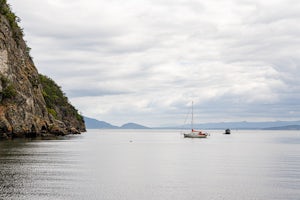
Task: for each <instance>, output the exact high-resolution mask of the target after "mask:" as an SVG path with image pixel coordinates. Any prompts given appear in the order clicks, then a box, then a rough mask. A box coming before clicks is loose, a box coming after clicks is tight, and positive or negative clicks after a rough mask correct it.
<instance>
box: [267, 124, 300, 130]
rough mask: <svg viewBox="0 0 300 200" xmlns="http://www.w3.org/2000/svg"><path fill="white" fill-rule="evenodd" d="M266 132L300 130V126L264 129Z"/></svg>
mask: <svg viewBox="0 0 300 200" xmlns="http://www.w3.org/2000/svg"><path fill="white" fill-rule="evenodd" d="M264 130H300V125H289V126H279V127H269V128H264Z"/></svg>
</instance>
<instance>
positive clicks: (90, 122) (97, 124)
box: [84, 117, 149, 129]
mask: <svg viewBox="0 0 300 200" xmlns="http://www.w3.org/2000/svg"><path fill="white" fill-rule="evenodd" d="M84 121H85V125H86V128H88V129H149V128H148V127H146V126H143V125H140V124H136V123H127V124H124V125H122V126H120V127H119V126H115V125H112V124H110V123H107V122H105V121H99V120H97V119H93V118H89V117H84Z"/></svg>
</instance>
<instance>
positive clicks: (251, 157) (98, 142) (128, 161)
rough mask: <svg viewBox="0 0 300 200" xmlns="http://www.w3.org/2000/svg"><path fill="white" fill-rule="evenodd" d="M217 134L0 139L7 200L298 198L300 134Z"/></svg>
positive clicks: (0, 191)
mask: <svg viewBox="0 0 300 200" xmlns="http://www.w3.org/2000/svg"><path fill="white" fill-rule="evenodd" d="M211 134H212V135H211V136H210V137H209V138H207V139H205V140H195V139H184V138H183V137H181V136H180V135H179V134H175V133H174V131H157V130H146V131H124V130H122V131H119V130H113V131H108V130H100V131H99V130H95V131H89V132H88V133H86V134H84V135H82V136H75V137H67V138H65V139H59V140H46V141H42V140H13V141H0V175H1V176H0V199H14V200H15V199H30V200H32V199H33V200H35V199H38V200H40V199H42V200H44V199H49V200H60V199H67V200H68V199H72V200H79V199H89V200H96V199H104V200H105V199H107V200H118V199H130V200H140V199H147V200H148V199H150V200H151V199H153V200H160V199H161V200H196V199H197V200H198V199H203V200H208V199H213V200H219V199H220V200H221V199H222V200H224V199H225V200H226V199H228V200H229V199H230V200H240V199H243V200H253V199H255V200H265V199H282V200H296V199H298V197H299V196H300V191H299V189H298V188H300V148H299V146H298V145H297V144H298V143H297V141H298V137H299V135H298V134H297V133H292V132H288V133H284V134H274V133H272V132H249V131H242V132H239V133H232V134H231V135H224V134H219V133H218V132H215V133H214V132H212V133H211ZM294 140H295V141H296V142H295V141H294Z"/></svg>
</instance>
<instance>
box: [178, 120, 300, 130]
mask: <svg viewBox="0 0 300 200" xmlns="http://www.w3.org/2000/svg"><path fill="white" fill-rule="evenodd" d="M293 126H300V121H271V122H247V121H242V122H219V123H204V124H195V125H194V128H198V129H226V128H230V129H267V128H276V127H281V128H282V130H285V129H284V128H286V129H289V128H292V127H293ZM183 127H184V128H189V127H190V125H189V124H188V125H185V126H183ZM273 130H274V129H273Z"/></svg>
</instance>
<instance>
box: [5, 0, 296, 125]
mask: <svg viewBox="0 0 300 200" xmlns="http://www.w3.org/2000/svg"><path fill="white" fill-rule="evenodd" d="M9 3H10V4H11V5H12V8H13V10H14V11H15V12H16V14H17V15H18V16H20V18H21V19H22V23H21V26H22V27H24V30H25V35H26V40H27V41H28V44H29V46H30V47H32V52H31V53H32V56H33V57H34V61H35V64H36V66H37V68H38V70H39V71H40V72H42V73H44V74H47V75H49V76H50V77H52V78H53V79H54V80H55V81H57V82H58V84H60V85H61V86H62V88H63V90H64V91H65V92H66V94H67V95H68V96H69V98H70V101H71V102H72V103H73V104H74V105H75V106H76V107H77V108H78V109H79V110H81V111H82V112H83V114H84V115H87V116H91V117H95V118H98V119H101V120H106V121H108V122H111V123H115V124H119V125H120V124H122V123H126V122H129V121H133V122H137V123H142V124H145V125H151V126H158V125H164V124H180V123H182V122H183V120H184V117H185V114H186V112H187V110H188V109H189V107H190V106H191V101H194V102H195V106H196V107H198V109H199V113H198V116H197V117H199V119H201V122H214V121H231V120H248V121H251V120H252V121H256V120H289V119H290V120H294V119H299V117H300V110H299V108H300V107H299V102H300V101H299V98H300V95H299V94H300V86H299V85H300V79H299V78H298V77H299V75H300V70H299V69H300V66H299V63H300V59H299V55H300V52H299V51H300V50H299V44H300V41H299V35H300V28H299V26H298V24H299V21H300V14H299V13H300V2H298V1H297V0H288V1H287V0H274V1H273V0H272V1H267V0H266V1H259V0H254V1H248V0H226V1H225V0H224V1H219V0H218V1H217V0H212V1H201V0H200V1H196V0H179V1H172V0H151V1H150V0H141V1H134V0H128V1H126V2H124V1H120V0H111V1H104V0H101V1H99V0H90V1H83V0H74V1H71V2H69V1H61V0H55V1H54V0H51V1H50V0H45V1H38V0H22V1H21V0H9Z"/></svg>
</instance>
